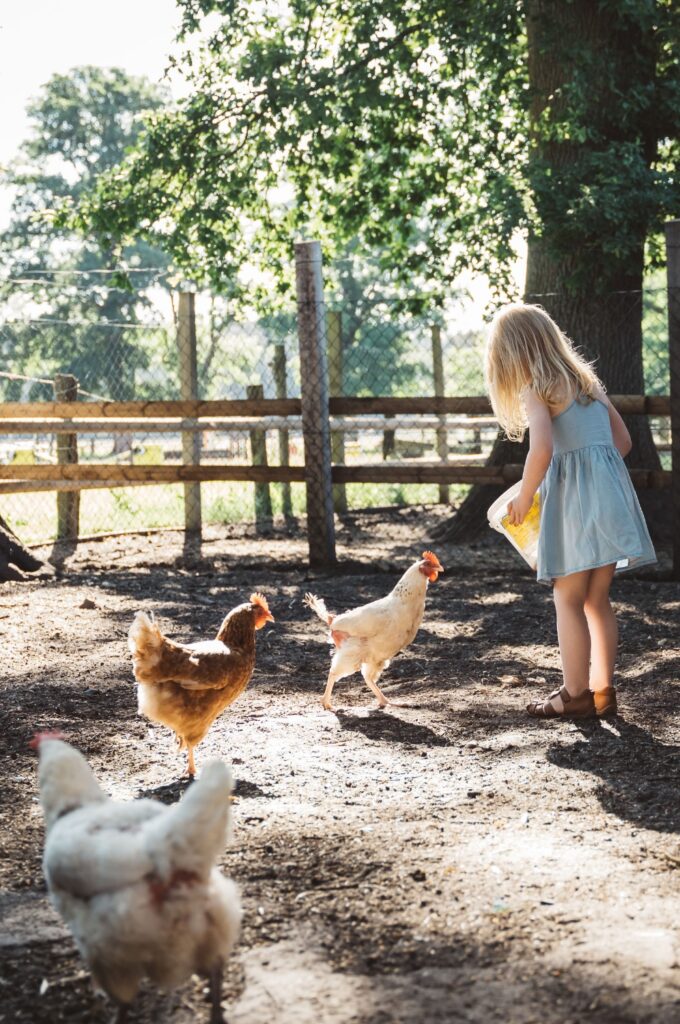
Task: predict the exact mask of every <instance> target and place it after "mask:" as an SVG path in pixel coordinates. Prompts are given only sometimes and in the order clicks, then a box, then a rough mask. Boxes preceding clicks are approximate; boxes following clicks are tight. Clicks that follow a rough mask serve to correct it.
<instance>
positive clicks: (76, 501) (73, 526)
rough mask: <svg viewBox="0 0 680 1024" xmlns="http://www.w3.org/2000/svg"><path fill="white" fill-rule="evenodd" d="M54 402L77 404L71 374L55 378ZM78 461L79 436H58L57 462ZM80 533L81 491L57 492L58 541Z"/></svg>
mask: <svg viewBox="0 0 680 1024" xmlns="http://www.w3.org/2000/svg"><path fill="white" fill-rule="evenodd" d="M53 387H54V400H55V401H56V402H77V401H78V381H77V379H76V378H75V377H74V376H73V375H72V374H70V373H57V374H55V376H54V384H53ZM77 461H78V435H77V434H57V462H58V464H59V465H60V466H67V465H73V463H75V462H77ZM79 533H80V491H58V492H57V540H67V539H77V537H78V534H79Z"/></svg>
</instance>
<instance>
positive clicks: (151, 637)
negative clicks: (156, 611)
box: [128, 612, 164, 679]
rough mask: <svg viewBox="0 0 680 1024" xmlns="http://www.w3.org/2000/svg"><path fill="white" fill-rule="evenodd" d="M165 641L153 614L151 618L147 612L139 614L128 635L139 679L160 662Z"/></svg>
mask: <svg viewBox="0 0 680 1024" xmlns="http://www.w3.org/2000/svg"><path fill="white" fill-rule="evenodd" d="M163 640H164V638H163V634H162V633H161V631H160V629H159V628H158V626H157V625H156V623H155V621H154V618H153V614H152V615H151V617H149V616H148V615H147V614H146V612H137V614H136V615H135V617H134V619H133V622H132V625H131V626H130V631H129V633H128V647H129V648H130V654H131V655H132V661H133V665H134V670H135V676H136V677H137V678H138V679H139V678H140V675H141V676H143V675H145V674H146V673H147V672H148V671H149V670H151V669H153V668H154V666H156V665H157V664H158V662H159V661H160V659H161V653H162V648H163Z"/></svg>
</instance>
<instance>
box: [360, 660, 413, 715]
mask: <svg viewBox="0 0 680 1024" xmlns="http://www.w3.org/2000/svg"><path fill="white" fill-rule="evenodd" d="M381 671H382V669H380V670H379V671H378V672H377V673H376V672H375V670H373V671H371V669H370V668H369V667H368V665H362V666H361V674H362V676H363V677H364V682H365V683H366V685H367V686H368V688H369V689H370V690H372V691H373V693H374V694H375V698H376V700H377V701H378V707H381V708H385V707H387V706H388V705H389V706H390V707H393V708H404V707H408V704H403V703H402V702H401V701H398V700H390V699H389V698H388V697H386V696H385V694H384V693H383V692H382V690H381V689H380V687H379V686H378V684H377V682H376V677H377V676H379V675H380V672H381Z"/></svg>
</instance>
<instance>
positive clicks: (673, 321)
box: [666, 220, 680, 580]
mask: <svg viewBox="0 0 680 1024" xmlns="http://www.w3.org/2000/svg"><path fill="white" fill-rule="evenodd" d="M666 268H667V271H666V272H667V281H668V363H669V367H670V378H671V388H670V396H671V410H670V411H671V460H672V461H671V469H672V472H673V478H672V482H671V495H672V502H673V509H672V519H671V530H672V535H673V579H676V580H680V220H670V221H668V223H667V224H666Z"/></svg>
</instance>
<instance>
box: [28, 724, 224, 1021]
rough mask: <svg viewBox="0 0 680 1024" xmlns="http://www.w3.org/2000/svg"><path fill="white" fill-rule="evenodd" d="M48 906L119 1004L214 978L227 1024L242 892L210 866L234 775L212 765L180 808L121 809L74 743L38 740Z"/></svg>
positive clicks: (215, 1006) (218, 1017) (214, 993)
mask: <svg viewBox="0 0 680 1024" xmlns="http://www.w3.org/2000/svg"><path fill="white" fill-rule="evenodd" d="M35 745H36V746H37V747H38V752H39V756H40V769H39V782H40V802H41V804H42V808H43V812H44V815H45V823H46V829H47V839H46V842H45V852H44V856H43V869H44V872H45V878H46V880H47V887H48V889H49V892H50V896H51V898H52V902H53V903H54V905H55V907H56V908H57V910H58V911H59V913H60V914H61V916H62V917H63V919H64V921H65V922H66V924H67V925H68V927H69V929H70V930H71V932H72V933H73V936H74V938H75V940H76V943H77V945H78V948H79V950H80V952H81V954H82V956H83V958H84V959H85V961H86V962H87V964H88V966H89V968H90V970H91V971H92V976H93V979H94V981H95V983H97V984H98V985H99V986H100V987H101V988H102V989H104V991H105V992H106V993H107V994H108V995H109V996H111V997H112V998H113V999H115V1000H116V1001H117V1002H118V1004H119V1011H118V1018H117V1019H118V1022H122V1021H124V1020H125V1019H126V1015H127V1007H128V1005H129V1003H130V1002H131V1001H132V999H133V998H134V996H135V995H136V993H137V990H138V988H139V985H140V982H141V980H142V978H144V977H148V978H150V979H151V980H152V981H153V982H155V983H156V984H158V985H160V986H162V987H163V988H172V987H174V986H176V985H179V984H181V983H182V982H184V981H186V979H187V978H189V977H190V975H191V974H193V973H203V974H206V975H208V976H209V977H210V989H211V998H212V1016H211V1021H212V1022H213V1024H218V1022H221V1021H222V1020H223V1017H222V1010H221V1005H220V1003H221V977H222V974H221V972H222V964H223V963H224V961H225V959H226V957H227V956H228V955H229V953H230V951H231V949H232V947H233V945H234V943H235V941H236V939H237V937H238V933H239V926H240V920H241V906H240V901H239V893H238V889H237V887H236V885H235V884H234V883H233V882H232V881H231V880H230V879H227V878H225V877H224V876H223V875H222V873H221V872H220V871H219V870H218V869H217V868H216V867H215V862H216V861H217V859H218V857H219V856H220V854H221V853H222V851H223V849H224V846H225V843H226V839H227V829H228V825H229V816H230V794H231V789H232V784H231V774H230V772H229V769H228V768H227V767H226V765H224V764H222V762H221V761H212V762H211V763H210V764H208V765H206V767H205V769H204V770H203V773H202V775H201V778H200V779H199V781H198V782H195V783H193V785H192V786H191V787H190V788H189V790H188V791H187V792H186V794H185V795H184V797H183V799H182V800H181V801H180V803H178V804H175V805H173V806H171V807H167V806H165V805H164V804H162V803H159V802H158V801H156V800H135V801H131V802H129V803H117V802H114V801H113V800H111V799H110V798H109V797H108V796H107V795H106V793H104V791H103V790H102V789H101V787H100V786H99V784H98V782H97V780H96V779H95V777H94V775H93V773H92V770H91V768H90V766H89V765H88V763H87V761H86V760H85V758H84V757H83V756H82V754H80V753H79V752H78V751H77V750H75V749H74V748H73V747H71V746H69V744H68V743H64V742H62V741H61V740H59V739H56V738H54V737H52V736H50V735H49V734H48V735H43V736H40V735H39V736H37V737H36V741H35Z"/></svg>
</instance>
